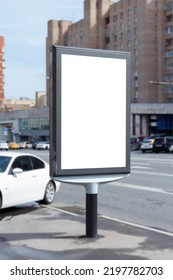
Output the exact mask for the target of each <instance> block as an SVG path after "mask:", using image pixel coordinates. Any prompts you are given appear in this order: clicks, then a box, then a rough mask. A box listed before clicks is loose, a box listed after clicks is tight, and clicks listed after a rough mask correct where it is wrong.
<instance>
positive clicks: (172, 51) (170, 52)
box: [165, 50, 173, 57]
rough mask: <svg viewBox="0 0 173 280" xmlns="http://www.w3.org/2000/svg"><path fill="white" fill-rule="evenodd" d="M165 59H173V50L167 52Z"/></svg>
mask: <svg viewBox="0 0 173 280" xmlns="http://www.w3.org/2000/svg"><path fill="white" fill-rule="evenodd" d="M165 57H173V50H168V51H166V52H165Z"/></svg>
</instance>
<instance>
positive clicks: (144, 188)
mask: <svg viewBox="0 0 173 280" xmlns="http://www.w3.org/2000/svg"><path fill="white" fill-rule="evenodd" d="M108 184H109V185H115V186H117V187H123V188H129V189H137V190H139V191H148V192H156V193H162V194H167V195H173V193H171V192H167V191H164V190H163V189H159V188H152V187H151V188H150V187H146V186H140V185H133V184H126V183H122V182H111V183H108Z"/></svg>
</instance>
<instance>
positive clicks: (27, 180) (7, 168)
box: [0, 151, 60, 208]
mask: <svg viewBox="0 0 173 280" xmlns="http://www.w3.org/2000/svg"><path fill="white" fill-rule="evenodd" d="M59 185H60V183H59V182H54V181H52V180H51V179H50V176H49V165H48V164H47V163H46V162H45V161H43V160H42V159H41V158H39V157H37V156H34V155H31V154H24V153H23V154H22V153H16V152H11V151H9V152H8V153H4V152H0V208H7V207H11V206H17V205H20V204H24V203H28V202H32V201H41V202H42V203H45V204H50V203H52V202H53V200H54V197H55V193H56V192H57V191H58V190H59Z"/></svg>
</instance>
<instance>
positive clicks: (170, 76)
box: [165, 74, 173, 81]
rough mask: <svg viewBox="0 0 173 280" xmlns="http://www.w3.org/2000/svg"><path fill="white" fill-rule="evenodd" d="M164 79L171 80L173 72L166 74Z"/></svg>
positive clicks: (172, 79)
mask: <svg viewBox="0 0 173 280" xmlns="http://www.w3.org/2000/svg"><path fill="white" fill-rule="evenodd" d="M165 81H173V74H167V75H166V76H165Z"/></svg>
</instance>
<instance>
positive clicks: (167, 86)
mask: <svg viewBox="0 0 173 280" xmlns="http://www.w3.org/2000/svg"><path fill="white" fill-rule="evenodd" d="M165 92H167V93H172V92H173V86H172V85H166V86H165Z"/></svg>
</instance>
